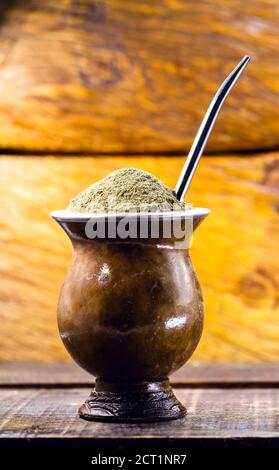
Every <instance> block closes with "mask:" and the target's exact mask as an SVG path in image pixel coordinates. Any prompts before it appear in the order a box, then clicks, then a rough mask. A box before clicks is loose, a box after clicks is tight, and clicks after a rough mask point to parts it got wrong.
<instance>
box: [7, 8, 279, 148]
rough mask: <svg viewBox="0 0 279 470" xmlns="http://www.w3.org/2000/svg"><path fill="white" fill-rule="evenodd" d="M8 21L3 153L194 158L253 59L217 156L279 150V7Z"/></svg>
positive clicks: (226, 116) (225, 114) (29, 14)
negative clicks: (245, 61) (238, 68)
mask: <svg viewBox="0 0 279 470" xmlns="http://www.w3.org/2000/svg"><path fill="white" fill-rule="evenodd" d="M0 16H1V25H0V90H1V103H0V125H1V135H0V146H1V147H2V148H13V149H29V150H42V151H45V150H52V151H58V150H59V151H66V152H67V151H68V152H69V151H90V152H92V151H93V152H116V151H120V152H123V151H125V152H131V151H134V152H148V151H161V152H164V151H166V150H183V151H184V149H186V147H187V146H188V147H189V145H190V143H191V142H192V139H193V136H194V135H195V133H196V130H197V127H198V125H199V123H200V121H201V118H202V116H203V114H204V112H205V110H206V108H207V106H208V104H209V102H210V100H211V98H212V96H213V94H214V92H215V90H216V87H217V86H218V85H219V83H220V82H221V81H222V80H223V79H224V77H225V76H226V74H227V73H228V72H229V71H231V69H232V68H233V67H234V66H235V65H236V63H237V62H238V61H239V60H240V59H241V57H242V56H243V55H244V54H250V55H251V56H252V62H251V64H249V67H248V68H247V70H246V71H245V74H244V76H243V77H242V78H241V81H240V82H239V84H238V85H237V87H236V88H235V89H234V90H233V93H232V95H231V97H230V98H229V99H228V101H227V103H226V106H225V108H224V110H223V111H222V114H221V116H220V118H219V120H218V124H217V125H216V128H215V131H214V135H213V136H212V138H211V139H210V142H209V145H208V149H209V150H211V151H213V150H214V151H215V150H223V149H226V150H227V149H250V148H253V149H255V148H276V147H277V148H278V145H279V137H278V136H279V107H278V106H276V105H275V104H276V103H278V90H279V78H278V77H279V64H278V60H277V51H278V48H279V36H278V2H277V0H253V1H250V2H243V1H242V0H227V1H226V2H224V1H223V0H210V1H208V0H200V1H199V2H196V1H195V0H164V1H157V0H156V1H153V2H149V1H148V0H134V1H133V2H127V1H126V0H86V1H83V2H79V1H77V0H69V1H65V2H56V1H54V0H46V1H44V2H40V1H39V0H30V1H28V2H22V1H13V2H8V1H5V2H1V7H0Z"/></svg>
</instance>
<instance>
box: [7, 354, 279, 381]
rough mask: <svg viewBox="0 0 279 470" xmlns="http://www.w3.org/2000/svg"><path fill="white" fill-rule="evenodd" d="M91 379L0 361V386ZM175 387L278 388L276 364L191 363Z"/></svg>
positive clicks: (65, 366)
mask: <svg viewBox="0 0 279 470" xmlns="http://www.w3.org/2000/svg"><path fill="white" fill-rule="evenodd" d="M93 382H94V379H93V377H92V376H91V375H90V374H88V373H87V372H85V371H84V370H82V369H81V368H80V367H78V366H77V365H76V364H75V363H66V362H50V363H47V362H45V363H39V362H21V363H18V362H2V363H1V362H0V387H1V388H5V387H28V386H30V387H51V388H53V387H61V388H63V387H72V386H79V387H90V386H92V384H93ZM171 382H172V384H173V385H174V386H175V387H180V388H183V387H185V386H187V387H189V388H196V387H214V388H215V387H216V388H220V387H223V388H228V387H243V388H244V387H274V388H276V387H278V386H279V365H278V364H257V365H256V366H255V365H251V364H242V363H239V364H238V363H214V362H198V361H193V362H191V363H190V364H186V365H185V366H184V367H182V368H181V369H179V370H178V371H177V372H175V373H174V374H173V375H172V376H171Z"/></svg>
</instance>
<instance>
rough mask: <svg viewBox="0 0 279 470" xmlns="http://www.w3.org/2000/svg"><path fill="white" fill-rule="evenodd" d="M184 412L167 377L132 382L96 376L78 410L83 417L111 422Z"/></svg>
mask: <svg viewBox="0 0 279 470" xmlns="http://www.w3.org/2000/svg"><path fill="white" fill-rule="evenodd" d="M185 414H186V408H185V407H184V406H183V405H182V404H181V403H180V402H179V401H178V400H177V398H176V397H175V395H174V393H173V390H172V388H171V386H170V383H169V380H168V379H165V380H162V381H160V382H129V383H128V382H118V383H116V382H108V381H104V380H101V379H97V380H96V385H95V389H94V390H93V391H92V392H91V394H90V396H89V398H88V399H87V400H86V401H85V403H84V404H83V405H82V406H81V407H80V409H79V415H80V417H81V418H83V419H88V420H95V421H110V422H112V421H117V422H147V421H149V422H150V421H164V420H170V419H178V418H183V416H185Z"/></svg>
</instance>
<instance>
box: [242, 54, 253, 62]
mask: <svg viewBox="0 0 279 470" xmlns="http://www.w3.org/2000/svg"><path fill="white" fill-rule="evenodd" d="M242 60H243V62H245V63H247V62H249V60H251V56H250V55H245V56H244V57H243V59H242Z"/></svg>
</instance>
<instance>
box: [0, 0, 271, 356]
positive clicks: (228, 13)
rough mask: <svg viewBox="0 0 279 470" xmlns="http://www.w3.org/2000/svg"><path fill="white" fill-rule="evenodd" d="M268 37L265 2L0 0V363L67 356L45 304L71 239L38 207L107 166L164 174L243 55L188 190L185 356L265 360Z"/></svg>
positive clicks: (62, 202) (168, 175) (172, 177)
mask: <svg viewBox="0 0 279 470" xmlns="http://www.w3.org/2000/svg"><path fill="white" fill-rule="evenodd" d="M278 49H279V36H278V2H277V0H252V1H250V2H244V3H243V1H242V0H226V1H225V2H224V1H223V0H209V1H208V0H200V1H199V2H196V1H195V0H162V1H161V0H160V1H159V0H158V1H157V0H156V1H153V2H149V1H148V0H134V1H133V2H128V1H126V0H84V1H82V2H76V1H74V0H69V1H65V2H55V1H54V0H46V1H45V2H40V1H39V0H32V1H29V2H21V1H14V2H8V1H4V2H1V4H0V96H1V99H0V129H1V132H0V153H2V155H1V157H0V215H1V217H0V250H1V251H0V253H1V256H0V331H1V341H0V360H20V359H22V360H33V359H34V360H43V361H47V360H68V359H69V357H68V356H67V354H66V351H65V350H64V348H63V346H62V344H61V342H60V340H59V338H58V332H57V327H56V303H57V297H58V293H59V287H60V285H61V283H62V281H63V278H64V276H65V272H66V269H67V267H68V265H69V262H70V259H71V246H70V242H69V240H67V239H66V237H65V234H64V233H63V232H62V230H61V229H60V228H59V227H58V225H55V223H54V222H53V221H52V220H51V219H50V217H49V215H48V213H49V212H50V211H51V210H54V209H61V208H64V207H65V206H66V205H67V204H68V201H69V199H70V198H71V197H72V196H73V195H75V194H76V193H77V192H79V191H80V190H81V189H83V188H84V187H85V186H87V185H89V184H90V183H92V182H93V181H96V180H97V179H99V178H101V177H103V176H104V175H106V174H107V173H108V172H110V171H112V170H114V169H116V168H119V167H124V166H136V167H140V168H143V169H145V170H147V171H150V172H152V173H154V174H155V175H157V176H158V177H159V178H161V179H162V180H163V181H164V182H165V183H166V184H168V185H170V186H171V187H174V186H175V183H176V181H177V177H178V175H179V172H180V170H181V167H182V165H183V160H184V158H183V157H182V156H175V155H181V154H182V151H184V150H186V148H187V147H189V145H190V143H191V142H192V139H193V136H194V135H195V132H196V130H197V128H198V125H199V123H200V120H201V118H202V116H203V114H204V111H205V109H206V108H207V105H208V103H209V102H210V100H211V98H212V95H213V94H214V92H215V90H216V87H217V86H218V84H219V83H220V82H221V81H222V80H223V78H224V77H225V75H226V74H227V73H228V72H229V71H230V70H231V69H232V68H233V67H234V66H235V64H236V63H237V62H238V61H239V60H240V58H241V57H242V56H243V55H244V54H250V55H251V56H252V61H251V63H249V66H248V67H247V69H246V70H245V74H244V75H243V77H242V78H241V80H240V82H239V83H238V84H237V86H236V87H235V89H234V90H233V93H232V95H231V96H230V97H229V99H228V100H227V102H226V105H225V107H224V109H223V110H222V112H221V114H220V117H219V119H218V122H217V124H216V127H215V129H214V133H213V135H212V137H211V138H210V141H209V144H208V147H207V151H208V152H211V153H212V155H213V156H211V157H204V158H203V160H202V162H201V164H200V167H199V171H198V173H197V175H196V176H195V179H194V181H193V184H192V186H191V189H190V191H189V195H188V198H189V201H190V202H192V203H193V204H194V205H195V206H196V207H197V206H204V207H209V208H210V209H212V215H210V217H208V219H207V220H206V221H205V222H204V223H203V225H202V226H201V227H200V228H199V229H198V231H197V233H196V236H195V240H194V246H193V249H192V257H193V261H194V264H195V266H196V269H197V272H198V275H199V277H200V280H201V283H202V286H203V291H204V296H205V301H206V308H207V313H206V322H205V330H204V334H203V337H202V340H201V343H200V345H199V347H198V349H197V351H196V353H195V355H194V359H202V360H207V361H209V360H212V361H216V360H217V361H258V362H259V361H271V362H272V361H278V360H279V341H278V339H279V323H278V313H279V294H278V291H279V289H278V286H279V269H278V268H279V257H278V251H279V236H278V235H279V153H278V148H279V107H278V105H277V104H278V90H279V62H278V60H277V55H278ZM276 149H277V150H276ZM240 151H241V152H242V153H240ZM245 152H246V153H245ZM23 153H24V156H23V155H22V154H23ZM70 153H72V155H70ZM73 153H77V155H76V156H74V155H73ZM106 153H109V154H110V155H107V156H104V154H106ZM217 154H218V155H217ZM20 155H21V156H20Z"/></svg>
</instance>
